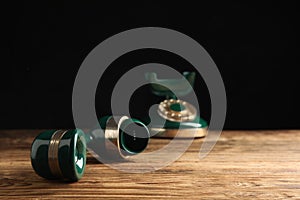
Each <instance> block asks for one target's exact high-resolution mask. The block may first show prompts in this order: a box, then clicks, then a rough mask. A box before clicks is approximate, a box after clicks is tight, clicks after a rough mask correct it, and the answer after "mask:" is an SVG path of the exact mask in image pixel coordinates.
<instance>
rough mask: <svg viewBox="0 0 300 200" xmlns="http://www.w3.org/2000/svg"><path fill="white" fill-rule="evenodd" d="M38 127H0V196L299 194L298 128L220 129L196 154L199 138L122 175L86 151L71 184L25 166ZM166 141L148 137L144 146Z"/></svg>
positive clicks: (293, 196) (243, 196)
mask: <svg viewBox="0 0 300 200" xmlns="http://www.w3.org/2000/svg"><path fill="white" fill-rule="evenodd" d="M39 132H40V131H39V130H7V131H6V130H2V131H0V144H1V145H0V151H1V154H0V197H1V198H4V199H7V198H21V199H25V198H34V199H39V198H63V197H68V198H78V199H83V198H91V199H95V198H108V199H117V198H119V199H121V198H124V199H185V198H186V199H288V198H291V199H300V131H223V133H222V135H221V137H220V139H219V141H218V143H217V144H216V146H215V147H214V149H213V151H212V152H211V153H210V154H209V155H208V156H207V157H205V158H204V159H202V160H200V159H199V158H198V152H199V147H200V145H201V143H202V142H203V139H196V140H195V141H194V142H193V144H192V145H191V146H190V148H189V150H188V151H187V152H186V153H185V154H184V155H183V156H182V157H181V158H180V159H179V160H177V161H176V162H174V163H173V164H171V165H170V166H168V167H166V168H164V169H161V170H158V171H155V172H151V173H145V174H128V173H124V172H119V171H117V170H114V169H111V168H109V167H108V166H106V165H103V164H98V163H97V161H96V160H95V159H93V158H92V157H91V156H90V157H89V159H88V165H87V168H86V172H85V175H84V177H83V178H82V179H81V180H80V181H79V182H77V183H72V184H70V183H69V184H68V183H64V182H59V181H47V180H45V179H43V178H40V177H39V176H37V175H36V174H35V173H34V171H33V170H32V168H31V164H30V159H29V154H30V145H31V142H32V140H33V138H34V137H35V136H36V135H37V134H38V133H39ZM166 142H168V141H167V140H161V139H152V140H151V144H150V146H151V145H152V146H156V145H161V144H163V143H166Z"/></svg>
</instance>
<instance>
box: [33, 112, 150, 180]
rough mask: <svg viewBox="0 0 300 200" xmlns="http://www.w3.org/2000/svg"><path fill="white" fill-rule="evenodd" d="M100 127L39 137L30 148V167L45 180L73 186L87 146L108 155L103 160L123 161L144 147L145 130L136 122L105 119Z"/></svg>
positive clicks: (59, 131)
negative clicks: (61, 181) (118, 159)
mask: <svg viewBox="0 0 300 200" xmlns="http://www.w3.org/2000/svg"><path fill="white" fill-rule="evenodd" d="M99 125H100V127H101V129H102V130H104V131H102V132H101V131H99V130H100V129H94V130H92V131H89V132H86V133H84V132H83V131H82V130H80V129H74V130H48V131H44V132H42V133H40V134H39V135H38V136H37V137H36V138H35V140H34V141H33V143H32V146H31V164H32V167H33V169H34V170H35V172H36V173H37V174H38V175H40V176H41V177H44V178H46V179H63V180H67V181H73V182H74V181H78V180H79V179H80V178H81V177H82V175H83V173H84V169H85V165H86V148H87V143H90V142H93V143H94V145H99V146H100V147H101V151H107V154H103V156H105V155H106V157H107V158H105V159H109V158H110V157H111V158H120V159H126V158H128V157H130V156H133V155H135V154H138V153H140V152H142V151H143V150H144V149H145V148H146V147H147V144H148V141H149V137H150V135H149V131H148V128H147V127H146V126H145V125H144V124H143V123H142V122H141V121H139V120H137V119H130V118H128V117H127V116H122V117H112V116H108V117H102V118H101V119H100V120H99ZM101 133H102V134H101ZM112 146H114V148H112ZM101 155H102V154H101Z"/></svg>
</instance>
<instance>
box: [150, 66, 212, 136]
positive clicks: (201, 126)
mask: <svg viewBox="0 0 300 200" xmlns="http://www.w3.org/2000/svg"><path fill="white" fill-rule="evenodd" d="M145 78H146V80H148V81H149V82H150V83H151V84H150V89H151V92H152V94H154V95H157V96H164V97H165V100H163V101H161V102H159V103H158V106H156V107H155V108H154V109H155V110H156V112H152V113H151V119H150V118H149V117H146V118H145V120H144V121H145V122H146V124H148V127H149V130H150V133H151V136H153V137H160V138H174V137H178V138H194V137H198V138H200V137H205V136H206V134H207V127H208V125H207V122H206V121H205V120H204V119H202V118H201V117H200V115H199V114H198V113H197V110H196V108H195V106H194V105H192V104H191V103H189V102H187V101H183V100H181V99H178V97H182V96H186V95H188V94H189V93H190V92H191V91H192V90H193V86H194V83H195V78H196V73H195V72H183V73H182V78H181V79H158V78H157V74H156V73H154V72H150V73H146V74H145ZM172 91H173V92H174V93H175V94H176V96H175V94H174V93H173V92H172ZM162 121H165V123H164V125H162V124H161V122H162Z"/></svg>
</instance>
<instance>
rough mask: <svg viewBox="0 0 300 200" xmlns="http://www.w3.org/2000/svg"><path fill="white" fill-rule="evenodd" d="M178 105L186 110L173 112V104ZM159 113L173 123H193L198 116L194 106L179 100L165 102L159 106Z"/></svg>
mask: <svg viewBox="0 0 300 200" xmlns="http://www.w3.org/2000/svg"><path fill="white" fill-rule="evenodd" d="M176 103H178V104H181V105H183V106H185V109H184V110H182V111H174V110H172V109H171V106H172V104H176ZM157 112H158V114H159V115H160V116H161V117H163V118H164V119H166V120H169V121H173V122H185V121H193V120H194V119H195V118H196V115H197V110H196V108H195V107H194V106H193V105H192V104H190V103H188V102H186V101H183V100H179V99H177V100H175V99H168V100H164V101H163V102H161V103H160V104H159V106H158V109H157Z"/></svg>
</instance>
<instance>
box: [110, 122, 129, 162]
mask: <svg viewBox="0 0 300 200" xmlns="http://www.w3.org/2000/svg"><path fill="white" fill-rule="evenodd" d="M127 119H129V117H127V116H115V117H111V118H110V119H108V120H107V122H106V128H105V131H104V134H105V147H106V150H107V151H108V152H110V153H111V154H112V155H114V156H116V155H120V156H121V158H128V157H129V156H127V155H124V154H123V150H122V149H121V147H120V141H119V140H120V138H119V131H120V126H121V124H122V123H123V122H124V121H125V120H127Z"/></svg>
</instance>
